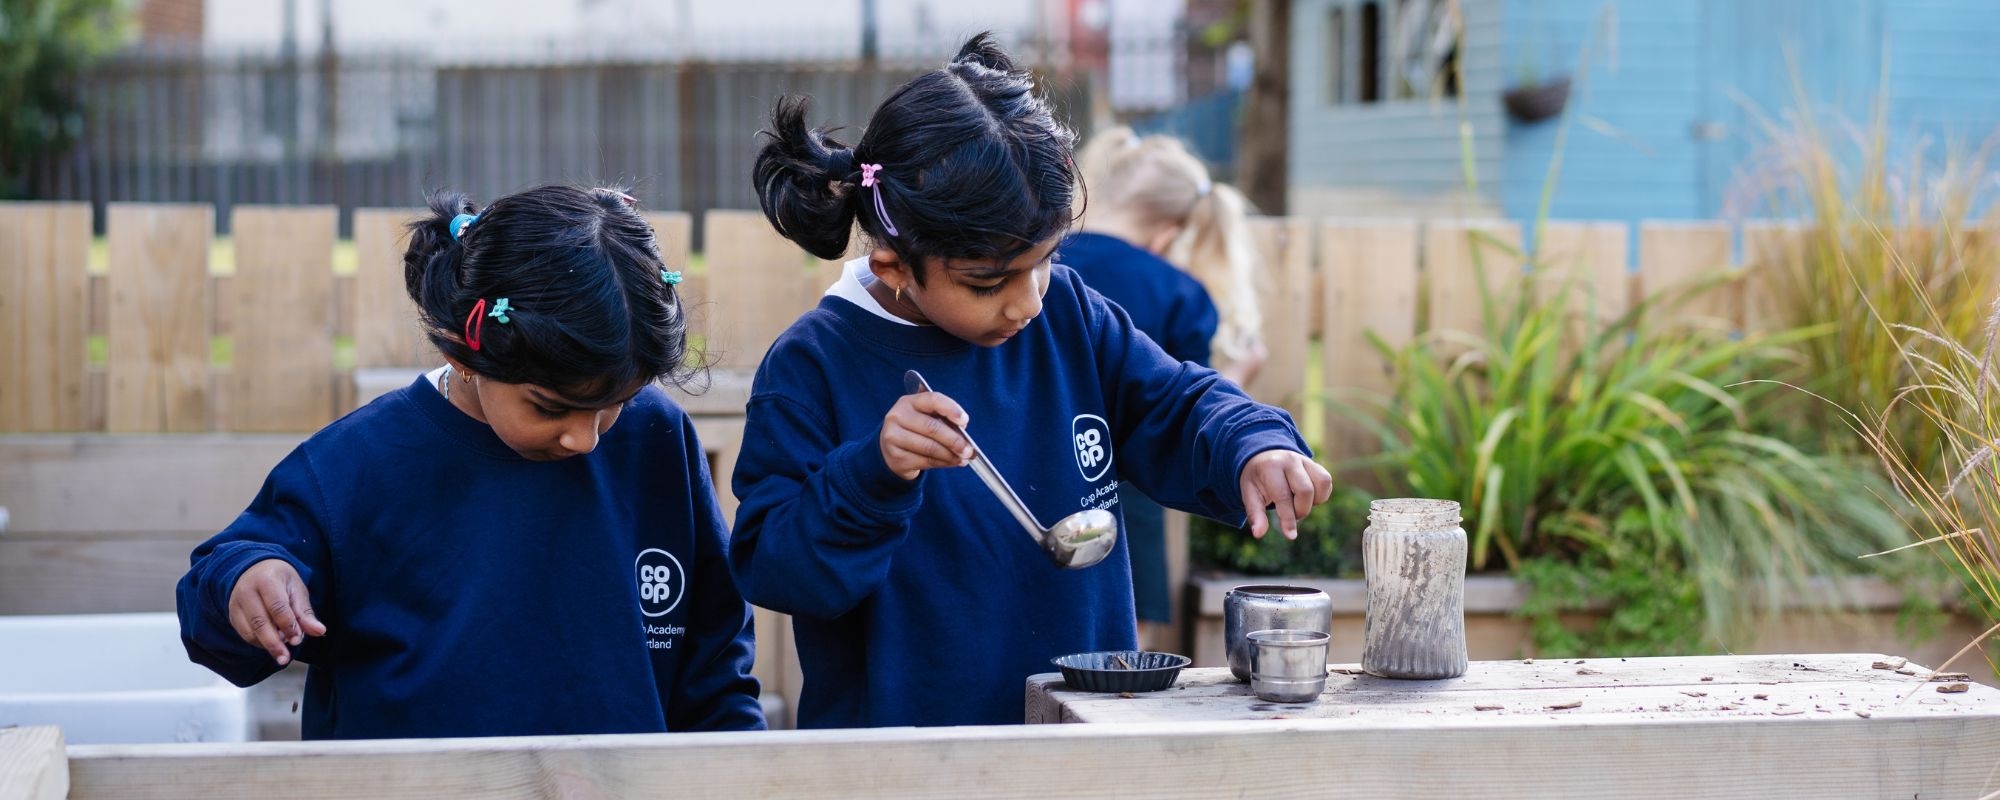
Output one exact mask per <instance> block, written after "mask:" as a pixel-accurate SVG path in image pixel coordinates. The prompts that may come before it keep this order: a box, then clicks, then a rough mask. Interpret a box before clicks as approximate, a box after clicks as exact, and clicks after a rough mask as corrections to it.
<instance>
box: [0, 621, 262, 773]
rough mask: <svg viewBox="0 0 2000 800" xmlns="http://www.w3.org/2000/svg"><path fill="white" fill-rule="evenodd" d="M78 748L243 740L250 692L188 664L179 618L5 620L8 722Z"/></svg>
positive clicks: (2, 685) (2, 644) (1, 659)
mask: <svg viewBox="0 0 2000 800" xmlns="http://www.w3.org/2000/svg"><path fill="white" fill-rule="evenodd" d="M7 725H59V726H61V727H62V732H63V740H64V741H66V742H68V743H70V744H137V743H148V742H241V741H244V740H246V739H247V738H248V736H249V734H250V714H249V701H248V697H247V692H246V691H245V690H243V689H239V688H237V687H235V686H231V685H230V684H229V682H228V681H225V680H223V679H222V678H221V677H219V676H217V675H216V674H215V673H213V672H210V671H208V670H207V669H206V668H203V667H201V666H198V665H196V664H194V663H193V662H190V661H188V657H187V651H186V650H184V649H182V647H181V640H180V625H179V622H178V621H177V620H176V619H175V618H174V615H173V614H64V615H51V616H18V617H9V616H0V726H7Z"/></svg>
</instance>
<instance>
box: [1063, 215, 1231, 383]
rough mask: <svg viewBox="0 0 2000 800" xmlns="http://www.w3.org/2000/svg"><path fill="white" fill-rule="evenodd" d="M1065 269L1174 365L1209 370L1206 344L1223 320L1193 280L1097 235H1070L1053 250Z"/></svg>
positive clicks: (1162, 261)
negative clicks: (1115, 309) (1175, 362)
mask: <svg viewBox="0 0 2000 800" xmlns="http://www.w3.org/2000/svg"><path fill="white" fill-rule="evenodd" d="M1056 258H1057V260H1060V261H1061V262H1062V263H1063V265H1064V266H1067V267H1069V268H1070V269H1073V270H1076V274H1077V276H1078V277H1081V278H1083V282H1084V284H1086V285H1088V286H1089V287H1090V288H1092V289H1096V290H1097V292H1098V293H1099V294H1102V295H1104V296H1105V298H1106V299H1109V300H1110V301H1111V302H1113V303H1117V304H1118V306H1119V307H1120V308H1123V309H1125V313H1127V314H1130V315H1132V324H1133V325H1135V326H1137V327H1138V328H1139V330H1140V331H1142V332H1144V333H1145V334H1146V335H1147V336H1151V337H1153V341H1154V342H1156V343H1158V344H1159V345H1160V349H1162V350H1165V351H1167V355H1170V356H1173V357H1174V359H1175V360H1178V361H1192V362H1194V363H1196V364H1200V365H1202V366H1204V367H1206V366H1208V365H1209V364H1208V360H1209V342H1211V341H1213V340H1214V339H1215V329H1216V326H1217V325H1220V324H1221V316H1220V315H1219V314H1218V313H1217V312H1216V310H1215V300H1214V299H1212V298H1210V297H1209V296H1208V289H1206V288H1204V287H1203V286H1202V285H1201V281H1198V280H1195V279H1194V276H1193V275H1189V274H1187V273H1185V272H1182V271H1181V270H1180V269H1179V268H1178V267H1175V266H1174V265H1173V264H1170V263H1168V262H1167V260H1166V259H1164V258H1161V257H1159V256H1156V255H1153V254H1152V253H1150V252H1147V251H1146V250H1145V249H1144V248H1140V247H1137V246H1135V245H1133V244H1132V243H1130V242H1127V241H1125V240H1124V239H1120V238H1117V237H1115V236H1105V235H1104V234H1101V233H1074V234H1070V236H1069V238H1067V239H1064V240H1063V242H1062V245H1061V247H1059V248H1057V250H1056Z"/></svg>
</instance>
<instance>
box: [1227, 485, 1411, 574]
mask: <svg viewBox="0 0 2000 800" xmlns="http://www.w3.org/2000/svg"><path fill="white" fill-rule="evenodd" d="M1373 499H1374V497H1372V496H1371V495H1369V494H1368V493H1367V492H1366V491H1363V490H1361V489H1358V488H1356V487H1353V486H1349V485H1346V484H1336V485H1335V486H1334V489H1333V496H1332V497H1330V498H1329V499H1328V500H1327V502H1325V503H1322V504H1320V505H1318V506H1315V507H1314V508H1313V510H1312V513H1310V514H1307V515H1306V518H1305V519H1302V520H1299V538H1298V539H1296V540H1290V539H1286V538H1285V537H1284V536H1282V535H1279V534H1276V533H1271V534H1266V535H1265V536H1264V538H1262V539H1253V538H1251V537H1250V535H1249V534H1248V533H1245V532H1243V531H1242V530H1239V529H1236V528H1231V527H1229V526H1227V525H1224V524H1222V523H1220V522H1216V521H1215V520H1212V519H1208V518H1206V517H1200V516H1196V517H1193V518H1191V521H1190V523H1189V528H1188V542H1189V554H1190V558H1191V559H1192V560H1193V561H1194V563H1196V564H1201V565H1203V566H1207V567H1213V568H1216V569H1223V570H1228V571H1231V572H1241V573H1243V574H1246V575H1324V576H1327V577H1350V576H1355V575H1359V574H1361V529H1362V528H1364V527H1366V526H1367V525H1368V503H1369V501H1371V500H1373ZM1271 530H1273V531H1276V530H1277V527H1276V525H1275V523H1274V524H1273V526H1272V528H1271Z"/></svg>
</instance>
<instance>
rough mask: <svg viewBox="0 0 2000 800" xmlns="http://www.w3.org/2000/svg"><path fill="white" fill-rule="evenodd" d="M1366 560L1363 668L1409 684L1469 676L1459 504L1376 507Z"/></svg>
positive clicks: (1364, 536)
mask: <svg viewBox="0 0 2000 800" xmlns="http://www.w3.org/2000/svg"><path fill="white" fill-rule="evenodd" d="M1361 562H1362V569H1363V570H1364V571H1365V573H1366V578H1367V582H1368V615H1367V620H1366V623H1365V624H1366V627H1365V628H1364V633H1363V635H1362V644H1361V669H1362V670H1363V671H1366V672H1367V673H1368V674H1370V675H1378V676H1381V677H1384V678H1405V679H1410V680H1437V679H1440V678H1455V677H1458V676H1460V675H1463V674H1465V668H1466V665H1467V661H1466V655H1465V529H1464V528H1461V527H1459V515H1458V503H1456V502H1453V501H1450V500H1420V499H1400V500H1377V501H1375V502H1374V503H1371V504H1370V505H1369V507H1368V529H1367V530H1365V531H1362V533H1361Z"/></svg>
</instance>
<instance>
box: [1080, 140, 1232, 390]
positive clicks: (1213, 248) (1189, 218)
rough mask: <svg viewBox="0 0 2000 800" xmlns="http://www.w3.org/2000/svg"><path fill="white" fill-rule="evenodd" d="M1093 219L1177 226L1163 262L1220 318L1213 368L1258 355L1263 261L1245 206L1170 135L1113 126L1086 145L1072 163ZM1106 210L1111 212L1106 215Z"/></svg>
mask: <svg viewBox="0 0 2000 800" xmlns="http://www.w3.org/2000/svg"><path fill="white" fill-rule="evenodd" d="M1077 167H1078V170H1079V174H1080V175H1081V177H1082V179H1083V183H1084V186H1085V187H1086V188H1087V189H1088V190H1089V194H1088V195H1087V197H1088V198H1089V201H1088V206H1087V208H1086V211H1085V212H1084V213H1085V218H1086V220H1087V219H1088V218H1089V217H1090V216H1091V215H1104V216H1109V215H1113V214H1127V215H1131V216H1133V217H1135V218H1136V219H1137V220H1138V221H1140V222H1142V223H1145V224H1148V225H1155V224H1174V225H1180V226H1181V235H1180V237H1179V238H1177V239H1175V240H1174V243H1173V244H1172V245H1171V246H1169V247H1168V248H1167V252H1166V259H1167V260H1168V261H1170V262H1173V264H1174V266H1177V267H1179V268H1181V269H1182V270H1185V271H1186V272H1187V273H1188V274H1189V275H1192V276H1194V279H1195V280H1197V281H1200V282H1201V285H1202V287H1203V288H1205V289H1207V290H1208V295H1209V297H1210V298H1212V299H1213V300H1214V301H1215V307H1216V310H1217V311H1218V312H1219V314H1220V316H1221V324H1219V325H1217V326H1216V330H1215V340H1214V341H1213V342H1212V343H1211V346H1212V349H1213V350H1214V352H1215V354H1216V359H1215V360H1216V364H1217V366H1220V365H1221V364H1222V363H1223V362H1225V361H1241V360H1243V359H1244V358H1246V357H1249V356H1250V355H1251V354H1252V353H1254V352H1256V351H1257V350H1258V349H1259V345H1260V343H1261V340H1262V338H1263V333H1262V331H1263V328H1264V313H1263V310H1262V309H1261V308H1260V306H1259V304H1258V300H1257V280H1258V276H1259V274H1260V272H1261V270H1260V269H1259V267H1260V264H1259V261H1260V260H1261V256H1260V255H1259V254H1258V252H1257V246H1256V244H1255V243H1254V242H1252V241H1251V239H1250V219H1249V214H1250V203H1249V201H1248V200H1245V199H1244V197H1243V193H1242V192H1239V191H1237V190H1236V188H1235V187H1233V186H1230V185H1229V184H1226V183H1217V182H1214V181H1212V180H1210V179H1209V176H1208V168H1207V167H1205V166H1203V165H1202V163H1201V159H1198V158H1195V156H1194V154H1193V153H1190V152H1188V150H1187V147H1186V146H1185V145H1183V144H1181V141H1180V140H1179V139H1175V138H1173V137H1171V136H1139V135H1138V134H1136V133H1134V132H1133V131H1132V129H1131V128H1126V127H1117V128H1112V129H1110V130H1107V131H1105V132H1103V133H1100V134H1098V135H1097V136H1094V137H1092V138H1091V140H1090V142H1089V143H1088V144H1086V145H1084V147H1083V150H1082V151H1081V152H1080V153H1079V154H1078V156H1077ZM1106 209H1110V212H1109V213H1108V214H1107V213H1106Z"/></svg>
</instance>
